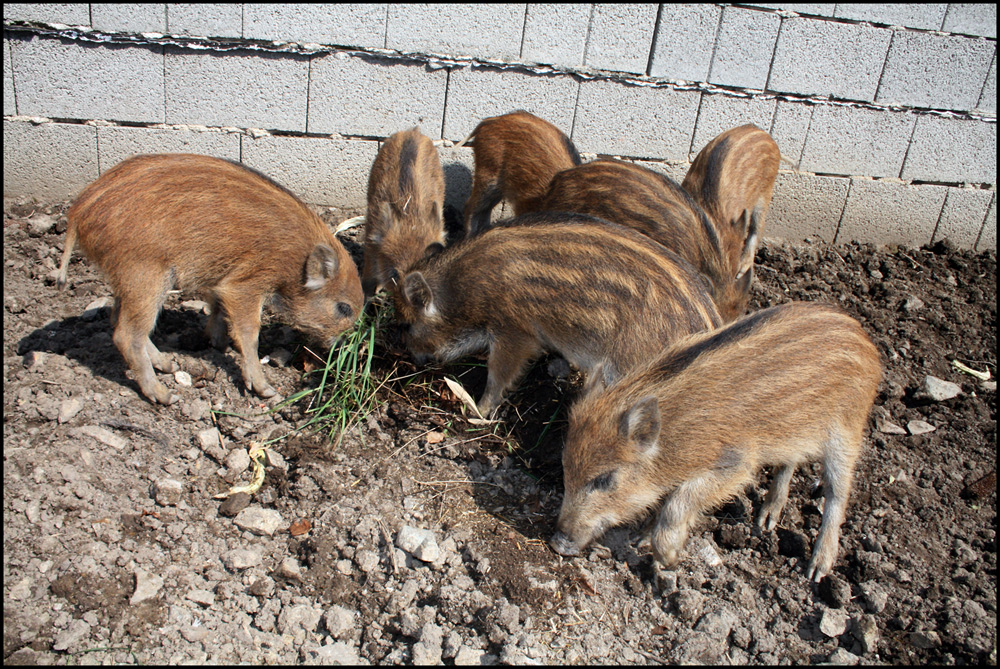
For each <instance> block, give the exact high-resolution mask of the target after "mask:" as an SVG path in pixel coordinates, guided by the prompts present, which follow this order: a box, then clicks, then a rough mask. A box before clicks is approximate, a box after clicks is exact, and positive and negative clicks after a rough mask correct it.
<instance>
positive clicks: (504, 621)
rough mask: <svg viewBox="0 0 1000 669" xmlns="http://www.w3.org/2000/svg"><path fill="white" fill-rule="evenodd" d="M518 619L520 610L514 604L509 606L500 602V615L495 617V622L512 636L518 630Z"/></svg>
mask: <svg viewBox="0 0 1000 669" xmlns="http://www.w3.org/2000/svg"><path fill="white" fill-rule="evenodd" d="M520 618H521V609H519V608H518V606H517V605H516V604H511V603H510V602H508V601H506V600H504V599H501V600H500V614H499V615H498V616H497V622H498V623H499V624H500V626H501V627H503V628H504V629H506V630H507V631H508V632H510V633H511V634H513V633H515V632H516V631H517V630H518V629H519V628H520Z"/></svg>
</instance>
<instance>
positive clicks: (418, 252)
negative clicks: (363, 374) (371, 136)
mask: <svg viewBox="0 0 1000 669" xmlns="http://www.w3.org/2000/svg"><path fill="white" fill-rule="evenodd" d="M443 207H444V171H443V170H442V169H441V158H440V157H439V156H438V152H437V149H436V148H434V144H433V143H432V142H431V140H430V139H428V138H427V137H426V136H424V135H423V134H421V132H420V131H419V130H418V129H417V128H412V129H410V130H406V131H403V132H397V133H395V134H394V135H392V136H391V137H389V138H388V139H387V140H385V143H384V144H383V145H382V148H381V149H379V152H378V155H377V156H375V162H374V163H372V170H371V173H370V174H369V176H368V215H367V221H366V223H365V244H364V265H363V269H362V271H361V285H362V287H363V288H364V293H365V299H368V298H371V296H372V295H374V294H375V291H376V290H378V289H379V288H380V287H381V286H383V285H386V284H387V283H390V282H391V281H392V280H393V279H394V278H396V277H398V275H399V274H400V273H402V272H405V271H406V270H408V269H409V268H410V266H411V265H412V264H413V263H415V262H416V261H418V260H420V258H422V257H423V256H424V255H425V254H426V253H428V252H433V251H435V250H438V249H440V248H441V247H442V246H443V245H444V218H443V214H442V211H443Z"/></svg>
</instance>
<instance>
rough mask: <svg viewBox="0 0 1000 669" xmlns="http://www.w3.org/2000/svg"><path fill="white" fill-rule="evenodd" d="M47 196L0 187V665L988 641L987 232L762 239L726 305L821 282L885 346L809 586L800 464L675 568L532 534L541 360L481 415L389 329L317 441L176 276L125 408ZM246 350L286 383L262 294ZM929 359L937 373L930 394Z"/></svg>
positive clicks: (474, 368)
mask: <svg viewBox="0 0 1000 669" xmlns="http://www.w3.org/2000/svg"><path fill="white" fill-rule="evenodd" d="M65 206H66V205H65V203H60V204H56V205H50V206H42V205H33V204H30V203H24V202H12V201H8V202H5V216H4V246H3V257H4V291H3V296H4V368H3V379H4V389H3V401H4V442H3V451H4V517H3V518H4V521H3V522H4V557H3V567H4V586H3V587H4V661H5V663H38V664H77V663H110V662H114V663H126V664H132V663H141V664H149V663H171V664H174V663H180V664H184V663H204V662H210V663H233V662H253V663H260V662H269V663H270V662H289V663H291V662H308V663H337V664H353V663H358V662H362V663H396V664H401V663H414V664H434V663H442V662H443V663H444V664H452V663H454V664H492V663H498V662H505V663H514V664H542V663H544V664H555V663H575V662H582V663H610V664H652V663H665V662H671V663H673V662H687V663H724V664H726V663H732V664H744V663H746V664H774V663H818V662H828V661H829V662H833V663H838V664H841V663H843V664H848V663H860V664H882V663H889V664H931V663H943V664H982V663H987V664H991V665H995V664H996V630H997V625H996V603H997V579H996V494H995V489H996V383H995V380H994V378H992V377H991V379H990V380H989V381H981V380H978V379H977V378H974V377H973V376H969V375H967V374H965V373H962V372H959V371H958V370H956V369H955V368H954V367H953V366H952V364H951V363H952V361H953V360H958V361H960V362H962V363H964V364H965V365H967V366H969V367H971V368H973V369H976V370H979V371H984V370H989V371H990V372H991V374H992V375H993V376H995V374H996V280H997V274H996V255H995V253H994V252H986V253H978V254H976V253H972V252H970V251H959V250H954V249H952V248H951V247H950V246H949V245H948V244H946V243H938V244H936V245H935V246H933V247H930V248H921V249H906V248H899V249H876V248H873V247H871V246H867V245H858V244H851V245H847V246H838V247H832V246H830V245H827V244H825V243H822V242H820V241H816V242H811V243H806V244H801V245H788V244H779V243H765V244H763V246H762V248H761V249H760V251H759V253H758V256H757V261H758V269H757V279H756V280H755V284H754V287H753V297H752V303H751V309H758V308H762V307H766V306H770V305H773V304H778V303H782V302H787V301H790V300H809V301H818V300H826V301H829V302H834V303H839V304H841V305H843V306H844V307H845V308H846V309H847V310H848V311H849V312H850V313H851V314H852V315H853V316H855V317H856V318H858V319H859V320H860V321H861V323H862V324H863V325H864V327H865V329H866V330H867V332H868V333H869V334H870V335H871V337H872V339H873V340H874V341H875V342H876V344H877V345H878V348H879V350H880V352H881V355H882V359H883V362H884V365H885V375H884V378H883V381H882V384H881V386H880V391H879V395H878V398H877V400H876V407H875V410H874V411H873V413H872V416H871V419H870V421H869V423H870V435H869V437H868V439H867V443H866V450H865V452H864V454H863V456H862V457H861V459H860V461H859V464H858V468H857V472H856V482H855V486H854V490H853V494H852V497H851V501H850V505H849V507H848V512H847V519H846V521H845V523H844V525H843V534H842V537H841V548H840V553H839V554H838V558H837V561H836V563H835V565H834V570H833V573H832V575H831V576H830V577H828V578H827V579H826V580H824V581H823V583H821V584H819V585H818V586H817V585H814V584H812V583H810V582H809V581H808V580H807V579H806V578H805V575H804V570H805V566H806V564H807V563H808V557H809V555H810V554H811V551H812V545H813V542H814V541H815V538H816V534H817V530H818V527H819V523H820V517H821V516H820V508H821V499H820V498H819V497H817V495H815V494H814V491H815V484H816V483H817V482H818V478H819V471H820V470H819V467H818V466H806V467H803V468H800V470H799V472H798V473H797V474H796V476H795V478H794V479H793V483H792V494H791V498H790V500H789V503H788V505H787V506H786V509H785V513H784V514H783V517H782V519H781V521H780V523H779V525H778V527H777V528H776V530H775V531H774V532H763V533H762V532H761V531H759V530H757V529H756V528H755V526H754V524H753V518H754V515H755V512H756V511H757V509H758V508H759V506H760V503H761V500H762V498H763V495H764V493H765V491H766V484H767V482H768V480H769V475H770V472H762V474H761V476H760V477H759V481H758V483H757V485H756V486H754V487H751V488H750V489H748V490H747V491H746V493H745V494H744V495H743V496H741V497H739V498H737V499H736V500H734V501H733V502H731V503H729V504H727V505H726V506H724V507H723V508H721V509H718V510H717V511H715V512H714V513H712V514H709V515H707V516H706V517H705V519H704V520H703V521H702V522H700V523H699V524H698V526H697V527H696V528H695V531H694V532H693V533H692V537H691V539H690V541H689V542H688V544H687V549H686V552H685V555H684V557H683V560H682V562H681V564H680V566H679V568H678V570H677V571H672V572H667V571H661V570H658V569H656V568H654V566H653V562H652V557H651V555H650V551H649V548H648V545H645V544H642V543H641V541H640V539H641V534H640V531H639V528H632V527H622V528H618V529H615V530H612V531H610V532H608V533H607V534H606V535H605V536H604V538H603V539H602V540H600V541H598V542H597V543H595V544H594V545H592V546H591V547H590V548H589V549H588V550H587V551H585V554H584V555H582V556H580V557H577V558H572V559H566V558H562V557H560V556H558V555H556V554H555V553H554V552H553V551H552V550H550V549H549V547H548V546H547V543H546V542H547V540H548V539H549V537H550V536H551V534H552V532H553V531H554V527H555V521H556V517H557V514H558V510H559V504H560V500H561V496H562V480H561V472H560V464H559V462H560V460H559V458H560V449H561V444H562V439H563V436H564V434H565V420H566V414H567V409H568V407H569V405H570V404H571V403H572V401H573V399H574V397H575V396H576V394H577V393H578V391H579V389H580V380H579V378H578V377H579V374H577V373H567V370H566V369H565V368H564V364H561V361H559V360H558V359H556V358H554V357H551V356H550V357H547V358H544V359H542V360H540V361H539V362H538V363H537V364H536V365H535V366H534V367H533V368H532V371H531V372H530V374H529V375H528V377H527V378H526V379H525V380H524V381H523V382H522V383H521V384H520V386H519V388H518V390H517V391H516V392H515V393H514V394H513V395H512V396H511V398H510V401H509V402H508V403H506V404H505V405H504V407H503V409H502V412H501V416H502V418H503V421H502V422H501V423H500V424H498V425H496V426H493V427H476V426H473V425H470V424H469V423H468V422H466V421H465V420H464V419H463V418H462V416H461V412H460V406H459V403H458V401H457V400H456V399H455V397H454V396H453V395H452V394H451V393H450V392H449V391H448V390H447V388H446V386H445V384H444V381H443V378H444V376H445V375H446V374H450V375H454V376H456V377H458V378H459V380H460V381H461V382H462V383H463V384H464V385H465V386H466V387H467V388H468V389H469V391H470V392H471V393H472V395H473V396H478V395H479V394H480V393H481V391H482V388H483V384H484V382H485V372H484V369H483V367H482V365H481V362H482V361H481V360H478V361H477V360H475V359H470V360H468V361H467V363H469V364H463V365H454V366H450V367H449V368H447V369H441V368H428V369H417V368H415V367H414V366H413V365H412V364H411V363H410V362H409V358H408V356H407V355H406V353H405V351H404V350H403V349H402V347H400V346H399V343H398V333H396V332H395V330H394V329H393V328H391V327H390V328H389V329H388V330H386V332H385V333H384V336H383V337H382V338H381V339H380V340H379V342H378V344H377V347H376V353H377V357H376V364H375V373H376V374H377V375H378V376H379V377H380V378H383V379H387V381H386V383H385V385H384V386H383V388H382V389H381V390H380V392H379V406H378V409H377V411H376V412H374V413H373V414H371V415H369V416H368V417H367V418H366V419H364V420H363V421H362V422H361V424H360V426H358V427H356V428H354V429H352V430H351V431H349V432H348V433H347V434H346V435H345V436H344V439H343V440H342V441H341V443H340V444H339V445H336V446H335V445H332V444H330V442H329V441H328V440H327V439H326V438H324V437H323V436H322V435H317V434H315V433H308V432H305V433H303V432H299V433H294V432H293V430H294V428H295V427H296V426H297V425H299V424H301V422H302V421H303V417H304V411H305V410H306V409H307V408H308V404H307V403H305V402H303V403H300V404H296V405H293V406H290V407H287V408H283V409H281V410H279V411H277V412H275V413H273V414H268V413H265V412H264V411H263V409H266V408H267V405H265V404H263V403H262V402H261V401H260V400H258V399H256V398H255V397H252V396H249V395H247V393H246V390H245V388H244V386H243V383H242V380H241V377H240V373H239V367H238V359H239V357H238V354H237V353H235V352H234V351H233V350H232V349H230V350H229V351H227V352H224V353H223V352H219V351H216V350H215V349H213V348H211V346H210V345H209V342H208V339H207V337H206V336H205V335H204V334H203V332H202V328H203V327H204V324H205V321H206V316H205V314H204V312H203V310H202V309H201V304H200V303H198V302H197V301H196V299H197V298H196V296H192V295H172V296H171V297H170V299H169V300H168V302H167V305H166V307H165V309H164V311H163V313H162V315H161V318H160V321H159V325H158V329H157V333H156V334H155V335H154V341H156V342H157V343H158V345H160V348H161V350H164V351H167V352H169V353H171V354H172V355H173V356H174V357H175V359H176V360H177V361H178V362H179V363H180V365H181V368H182V369H183V370H184V371H185V372H187V373H188V375H189V377H190V378H185V377H184V375H181V376H180V377H179V378H178V377H176V376H174V375H166V374H161V375H160V378H161V379H162V380H163V381H164V382H165V383H167V384H168V386H170V387H171V389H172V390H175V392H177V393H179V394H180V396H181V399H180V400H179V401H178V402H177V403H176V404H174V405H171V406H169V407H158V406H154V405H152V404H150V403H149V402H148V401H147V400H146V399H145V398H143V397H142V396H141V395H140V394H139V392H138V386H137V385H136V383H135V382H134V380H132V379H131V378H130V377H129V376H128V375H126V372H125V364H124V361H123V359H122V357H121V356H120V355H119V353H118V351H117V350H116V349H115V347H114V345H113V343H112V341H111V326H110V323H109V320H108V309H107V308H106V307H107V303H106V302H102V301H100V300H101V299H102V298H106V297H108V296H109V295H110V293H109V291H108V288H107V286H106V284H105V283H104V282H103V281H102V280H101V277H100V274H99V273H98V271H97V270H96V268H95V267H94V266H93V265H92V264H90V263H89V261H87V260H86V259H84V258H82V257H81V256H80V255H79V254H77V255H76V256H74V260H73V263H72V264H71V265H70V268H69V279H70V283H69V288H68V290H67V291H65V292H62V293H60V292H58V291H57V290H56V289H55V287H54V286H53V285H52V283H51V280H49V279H47V278H46V277H47V275H48V274H49V272H50V271H51V270H52V269H53V268H55V267H56V265H57V263H58V260H59V255H60V254H61V252H62V248H63V240H64V231H65V218H64V215H63V212H64V211H65ZM350 213H356V212H330V211H327V212H324V217H325V218H326V219H327V220H328V221H329V222H331V223H332V222H336V221H339V220H342V218H344V217H346V216H347V215H348V214H350ZM356 235H357V231H356V230H355V231H352V232H351V233H349V234H348V235H347V237H346V238H345V243H346V244H347V246H348V248H349V250H351V251H352V253H354V254H355V255H356V257H357V258H360V256H359V250H360V249H359V247H358V246H357V244H356V243H354V241H353V239H356ZM260 351H261V355H262V356H267V357H268V359H269V360H270V363H269V364H268V365H266V366H265V370H266V373H267V374H268V376H269V379H270V380H271V382H272V383H273V384H274V385H275V386H276V387H277V388H279V392H282V393H283V394H285V395H289V394H291V393H293V392H295V391H296V390H298V389H301V388H304V387H309V386H310V385H312V386H315V384H316V375H315V374H313V375H305V374H304V372H305V371H306V370H307V369H312V368H313V367H314V358H313V357H312V356H311V355H310V354H309V352H308V351H306V350H305V349H304V348H303V347H302V339H301V337H300V336H299V335H298V334H297V333H295V332H294V331H292V330H290V329H289V328H287V327H284V326H281V325H280V324H278V323H276V322H274V321H273V320H268V321H267V324H266V327H265V328H264V329H263V331H262V335H261V346H260ZM321 354H322V352H321ZM928 375H930V376H933V377H937V378H939V379H942V380H945V381H950V382H953V383H955V384H958V385H959V386H960V391H961V392H960V393H959V394H958V395H957V396H955V397H953V398H951V399H943V400H934V399H930V398H928V397H926V396H925V395H924V393H923V388H924V385H925V377H927V376H928ZM921 422H922V423H926V424H928V425H929V426H931V427H932V428H933V431H930V432H925V433H920V432H921V430H922V429H927V428H926V427H924V426H922V425H921ZM213 430H217V432H215V431H213ZM918 433H919V434H918ZM282 436H286V438H285V439H282V440H280V441H277V442H275V443H274V444H273V445H272V446H273V448H274V449H275V450H276V451H277V452H278V453H280V456H281V457H275V458H273V460H272V461H271V462H269V466H268V469H267V478H266V481H265V484H264V486H263V488H262V489H261V490H260V491H259V492H258V493H257V494H256V496H255V497H254V499H252V500H249V499H247V498H246V496H242V498H239V497H238V498H234V499H230V500H227V501H226V502H220V501H219V500H217V499H214V498H213V495H215V494H216V493H219V492H222V491H225V490H227V489H228V488H229V486H230V485H231V484H232V483H234V482H235V483H241V482H246V481H247V480H249V478H250V476H251V470H250V467H249V457H248V456H247V453H246V449H247V448H248V447H249V446H250V443H251V441H263V440H267V439H274V438H276V437H282ZM248 502H249V506H246V505H247V503H248ZM240 506H245V507H246V508H245V509H243V510H240ZM237 512H238V513H237ZM234 516H235V517H234ZM422 532H424V533H423V534H422Z"/></svg>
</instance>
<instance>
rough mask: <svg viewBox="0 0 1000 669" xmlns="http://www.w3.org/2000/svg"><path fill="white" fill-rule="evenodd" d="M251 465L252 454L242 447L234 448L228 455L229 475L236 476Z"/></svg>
mask: <svg viewBox="0 0 1000 669" xmlns="http://www.w3.org/2000/svg"><path fill="white" fill-rule="evenodd" d="M249 466H250V454H249V453H247V452H246V450H244V449H242V448H234V449H233V450H231V451H229V455H227V456H226V462H225V467H226V469H227V470H228V471H227V472H226V474H227V475H228V476H232V477H236V476H239V475H240V474H242V473H243V472H245V471H246V470H247V467H249Z"/></svg>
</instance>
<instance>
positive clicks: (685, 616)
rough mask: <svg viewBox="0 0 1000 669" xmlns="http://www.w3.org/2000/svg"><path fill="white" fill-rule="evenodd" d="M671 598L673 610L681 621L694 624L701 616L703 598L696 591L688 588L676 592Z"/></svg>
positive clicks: (703, 603)
mask: <svg viewBox="0 0 1000 669" xmlns="http://www.w3.org/2000/svg"><path fill="white" fill-rule="evenodd" d="M673 598H674V609H675V610H676V611H677V617H678V618H680V619H681V620H687V621H690V622H694V621H695V620H697V619H698V618H699V617H700V616H701V611H702V608H703V607H704V606H705V596H704V595H703V594H701V593H700V592H698V591H697V590H691V589H688V588H685V589H683V590H678V591H677V592H676V593H675V594H674V595H673Z"/></svg>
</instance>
